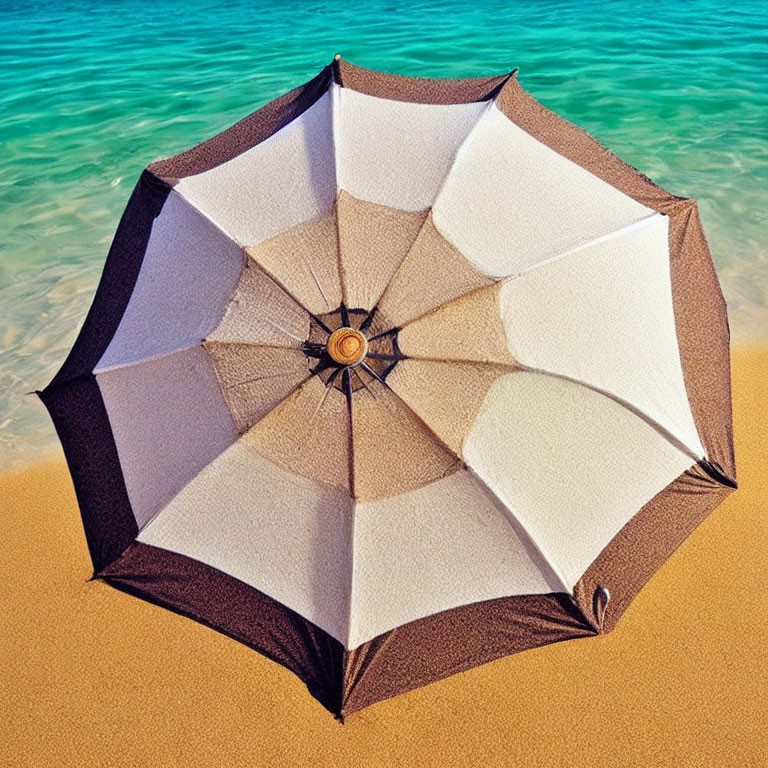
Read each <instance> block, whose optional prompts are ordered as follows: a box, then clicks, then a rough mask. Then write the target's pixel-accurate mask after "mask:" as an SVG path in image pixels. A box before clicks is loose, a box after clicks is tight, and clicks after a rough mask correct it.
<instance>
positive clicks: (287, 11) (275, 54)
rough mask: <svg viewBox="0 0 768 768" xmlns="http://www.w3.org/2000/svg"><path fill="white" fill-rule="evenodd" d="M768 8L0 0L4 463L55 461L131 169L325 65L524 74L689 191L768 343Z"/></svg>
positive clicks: (537, 91)
mask: <svg viewBox="0 0 768 768" xmlns="http://www.w3.org/2000/svg"><path fill="white" fill-rule="evenodd" d="M767 30H768V4H766V3H765V2H763V1H762V0H761V1H760V2H756V1H753V0H740V1H739V2H730V3H728V2H714V1H713V0H701V1H698V2H697V1H693V2H682V1H679V0H667V2H649V1H648V0H639V1H638V2H632V3H629V2H598V1H597V0H580V1H574V0H568V1H565V0H562V1H554V0H552V1H547V0H525V1H523V2H517V3H500V2H479V1H477V0H476V1H475V2H468V1H467V0H457V1H456V2H450V1H449V2H442V3H437V2H429V1H427V0H421V1H419V0H415V1H414V2H410V3H408V4H407V6H403V7H400V4H396V3H394V2H382V1H381V0H374V1H373V2H365V3H349V2H347V3H338V4H336V3H324V2H293V3H287V2H271V3H253V2H235V1H233V2H192V1H190V2H180V1H178V0H154V1H153V2H150V3H148V2H145V0H141V1H139V0H106V1H104V0H102V1H101V2H87V1H83V2H72V3H66V2H55V3H53V2H45V1H43V2H38V3H33V2H15V1H14V0H0V70H2V72H3V80H2V84H0V142H1V143H2V161H1V162H0V468H2V467H7V466H11V465H13V464H18V463H20V462H26V461H28V460H30V458H34V457H36V456H39V455H40V454H42V453H44V452H46V451H48V450H50V449H51V447H52V446H53V445H54V444H55V442H54V441H55V436H54V433H53V429H52V427H51V426H50V423H49V421H48V418H47V415H46V414H45V412H44V409H43V408H42V406H41V405H40V404H39V402H38V401H37V399H36V398H35V397H34V396H32V395H30V396H25V394H24V393H26V392H29V391H30V390H34V389H39V388H42V387H43V386H44V385H45V384H46V383H47V382H48V381H49V379H50V378H51V377H52V375H53V374H54V373H55V371H56V370H57V368H58V367H59V365H60V364H61V362H62V361H63V359H64V356H65V354H66V352H67V350H68V348H69V346H70V345H71V344H72V342H73V341H74V338H75V335H76V332H77V329H78V327H79V325H80V323H81V322H82V320H83V318H84V317H85V313H86V311H87V309H88V305H89V303H90V300H91V298H92V296H93V293H94V291H95V289H96V285H97V282H98V278H99V275H100V272H101V268H102V266H103V262H104V258H105V256H106V253H107V250H108V248H109V244H110V241H111V238H112V235H113V233H114V230H115V227H116V226H117V222H118V220H119V217H120V214H121V212H122V209H123V207H124V206H125V203H126V201H127V199H128V196H129V194H130V191H131V189H132V187H133V184H134V182H135V180H136V179H137V178H138V175H139V173H140V172H141V169H142V168H144V167H145V166H146V165H147V164H148V163H150V162H151V161H152V160H154V159H156V158H160V157H165V156H168V155H170V154H173V153H175V152H178V151H179V150H182V149H185V148H187V147H189V146H191V145H193V144H196V143H198V142H199V141H202V140H203V139H205V138H208V137H209V136H211V135H213V134H215V133H217V132H218V131H220V130H221V129H223V128H225V127H227V126H228V125H230V124H231V123H233V122H235V121H236V120H238V119H239V118H241V117H243V116H244V115H246V114H248V113H249V112H251V111H253V110H254V109H256V108H257V107H259V106H260V105H262V104H263V103H265V102H267V101H269V100H271V99H272V98H274V97H276V96H278V95H279V94H281V93H283V92H285V91H287V90H290V89H291V88H292V87H294V86H296V85H297V84H299V83H301V82H303V81H305V80H307V79H309V78H310V77H312V76H313V75H314V74H315V73H316V72H317V71H318V70H319V69H320V68H321V67H322V66H324V65H325V64H326V63H328V62H329V61H330V59H331V58H332V56H333V54H334V53H335V52H337V51H339V52H341V53H342V55H343V56H344V57H345V58H346V59H349V60H350V61H353V62H355V63H357V64H361V65H363V66H368V67H372V68H375V69H382V70H386V71H391V72H399V73H401V74H410V75H426V76H435V77H441V76H442V77H459V76H478V75H486V74H493V73H498V72H506V71H508V70H510V69H512V68H513V67H519V68H520V75H519V77H520V81H521V83H522V84H523V86H524V87H526V88H527V89H528V90H529V91H531V92H532V93H533V95H534V96H535V97H536V98H537V99H539V101H541V102H542V103H544V104H545V105H546V106H548V107H550V108H551V109H554V110H555V111H557V112H559V113H560V114H561V115H563V116H564V117H566V118H568V119H570V120H572V121H574V122H576V123H578V124H579V125H581V126H582V127H584V128H586V129H587V130H588V131H590V132H591V133H592V134H593V135H594V136H595V137H597V138H598V139H599V140H600V141H602V142H603V143H604V144H606V145H607V146H608V147H609V148H610V149H612V150H613V151H614V152H615V153H616V154H618V155H619V156H620V157H622V158H623V159H624V160H626V161H627V162H629V163H630V164H632V165H634V166H636V167H638V168H640V169H641V170H642V171H643V172H645V173H646V174H647V175H649V176H650V177H651V178H652V179H654V180H655V181H657V182H658V183H660V184H661V185H662V186H664V187H666V188H667V189H669V190H670V191H672V192H674V193H676V194H681V195H687V196H690V197H694V198H697V199H698V200H699V203H700V208H701V212H702V217H703V219H704V223H705V226H706V229H707V233H708V236H709V240H710V245H711V248H712V251H713V255H714V258H715V262H716V265H717V268H718V272H719V275H720V279H721V282H722V285H723V290H724V292H725V295H726V299H727V301H728V306H729V310H730V314H731V328H732V334H733V338H734V341H735V342H736V343H765V342H766V341H768V236H767V235H766V233H767V232H768V76H767V75H766V71H767V70H768V35H767Z"/></svg>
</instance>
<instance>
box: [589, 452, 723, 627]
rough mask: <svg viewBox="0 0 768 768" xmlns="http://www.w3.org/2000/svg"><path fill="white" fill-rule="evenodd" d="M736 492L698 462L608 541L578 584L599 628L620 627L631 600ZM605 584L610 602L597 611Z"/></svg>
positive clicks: (590, 614)
mask: <svg viewBox="0 0 768 768" xmlns="http://www.w3.org/2000/svg"><path fill="white" fill-rule="evenodd" d="M732 492H733V488H728V487H725V486H723V485H721V484H719V483H718V482H716V481H714V480H713V479H712V478H711V477H710V476H709V475H708V474H707V473H706V472H705V471H703V470H702V469H701V468H700V467H699V466H696V465H694V466H693V467H691V468H690V469H688V470H686V471H685V472H684V473H683V474H681V475H680V477H678V478H676V479H675V480H674V482H672V483H670V484H669V485H668V486H667V487H666V488H664V489H663V490H662V491H661V492H659V493H658V494H656V496H654V497H653V498H652V499H651V500H650V501H649V502H648V503H647V504H646V505H645V506H644V507H643V508H642V509H641V510H640V511H639V512H638V513H637V514H636V515H634V517H632V518H631V519H630V520H629V521H628V522H627V523H626V525H625V526H624V527H623V528H622V529H621V530H620V531H619V532H618V534H617V535H616V536H615V537H614V538H613V539H612V540H611V541H610V543H609V544H608V545H607V546H606V547H605V549H604V550H603V551H602V552H601V553H600V555H599V557H597V559H596V560H595V561H594V562H593V563H592V564H591V565H590V566H589V568H588V569H587V570H586V572H585V573H584V575H583V576H582V577H581V578H580V579H579V581H578V583H577V584H576V585H575V587H574V596H575V598H576V601H577V603H578V604H579V606H580V607H581V610H582V611H583V612H584V614H585V615H587V616H591V617H592V620H593V621H594V623H595V625H596V626H598V627H599V629H600V631H601V632H608V631H610V630H611V629H613V628H614V627H615V626H616V622H617V621H618V620H619V618H621V615H622V614H623V613H624V611H625V610H626V608H627V607H628V606H629V603H630V602H631V601H632V598H634V597H635V595H636V594H637V593H638V592H639V591H640V590H641V589H642V587H643V586H644V585H645V583H646V582H647V581H648V579H650V577H651V576H653V574H654V573H655V572H656V571H657V570H658V568H659V567H660V566H661V565H662V564H663V563H664V562H665V561H666V560H667V558H668V557H669V556H670V555H671V554H672V553H673V552H674V551H675V550H676V549H677V548H678V547H679V546H680V544H682V543H683V541H684V540H685V539H686V538H687V537H688V536H689V535H690V534H691V533H692V532H693V531H694V529H695V528H696V526H698V525H699V523H701V522H702V520H704V518H705V517H706V516H707V515H708V514H709V513H710V512H711V511H712V510H713V509H714V508H715V507H716V506H717V505H718V504H720V502H721V501H723V500H724V499H725V497H726V496H728V494H729V493H732ZM600 587H606V588H608V589H609V592H610V600H609V601H608V604H607V605H606V606H605V610H604V611H598V610H597V606H596V604H595V599H594V595H595V592H596V590H597V589H598V588H600Z"/></svg>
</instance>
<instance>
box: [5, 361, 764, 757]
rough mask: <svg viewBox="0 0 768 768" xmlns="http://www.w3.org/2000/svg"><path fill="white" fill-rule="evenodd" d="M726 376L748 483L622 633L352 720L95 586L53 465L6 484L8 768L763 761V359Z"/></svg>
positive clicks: (170, 619) (657, 580) (241, 652)
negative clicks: (335, 715)
mask: <svg viewBox="0 0 768 768" xmlns="http://www.w3.org/2000/svg"><path fill="white" fill-rule="evenodd" d="M733 360H734V373H733V381H734V407H735V418H736V450H737V464H738V473H739V474H738V479H739V484H740V488H739V490H738V492H737V493H735V494H733V495H732V496H731V497H730V498H729V499H728V500H727V501H726V502H725V503H724V504H722V505H721V506H720V507H719V508H718V509H717V510H716V511H715V512H714V513H713V514H712V515H711V516H710V517H709V518H708V519H707V520H706V521H705V522H704V523H703V524H702V525H701V526H700V527H699V528H698V530H697V531H696V532H695V533H694V534H693V535H692V536H691V537H690V539H688V541H686V542H685V544H684V545H683V546H682V547H681V548H680V549H679V550H678V552H677V553H675V555H674V556H673V557H672V558H671V560H670V561H669V562H668V563H667V565H666V566H665V567H664V568H662V570H661V571H660V572H659V573H658V574H657V575H656V576H655V577H654V578H653V579H652V581H651V582H650V583H649V584H648V586H647V587H646V589H645V590H644V591H643V592H642V593H641V595H640V596H639V597H638V598H637V599H636V600H635V602H634V603H633V604H632V606H631V607H630V609H629V610H628V611H627V613H626V614H625V616H624V618H623V620H622V621H621V622H620V624H619V626H618V628H617V629H616V630H615V631H614V632H613V633H611V634H610V635H606V636H603V637H599V638H588V639H584V640H574V641H569V642H566V643H561V644H559V645H554V646H549V647H546V648H541V649H537V650H533V651H528V652H525V653H522V654H519V655H517V656H511V657H508V658H506V659H501V660H499V661H496V662H493V663H491V664H488V665H486V666H484V667H481V668H478V669H475V670H472V671H470V672H467V673H464V674H461V675H457V676H454V677H452V678H449V679H447V680H444V681H441V682H439V683H435V684H433V685H431V686H428V687H426V688H423V689H420V690H417V691H413V692H411V693H408V694H405V695H403V696H401V697H399V698H396V699H392V700H390V701H387V702H383V703H381V704H378V705H375V706H374V707H372V708H370V709H368V710H364V711H362V712H361V713H358V714H357V715H353V716H351V717H350V718H349V719H348V721H347V724H346V725H344V726H342V725H340V724H338V723H337V722H336V721H334V719H333V718H332V716H331V715H329V714H328V713H327V712H326V711H325V710H324V709H323V708H322V707H321V706H320V705H319V704H318V703H317V702H316V701H315V700H314V699H312V697H311V696H310V695H309V694H308V693H307V691H306V690H305V689H304V686H303V685H302V684H301V683H300V682H299V681H298V680H297V679H296V678H295V677H293V675H291V674H290V673H289V672H287V671H286V670H284V669H282V668H281V667H279V666H277V665H276V664H274V663H272V662H270V661H268V660H267V659H265V658H262V657H261V656H259V655H258V654H256V653H254V652H253V651H251V650H249V649H248V648H245V647H244V646H241V645H239V644H238V643H236V642H235V641H233V640H230V639H228V638H226V637H224V636H222V635H219V634H217V633H216V632H214V631H212V630H210V629H207V628H205V627H203V626H200V625H198V624H195V623H194V622H192V621H190V620H188V619H185V618H182V617H179V616H176V615H174V614H172V613H170V612H168V611H165V610H162V609H160V608H157V607H155V606H152V605H149V604H147V603H144V602H142V601H140V600H136V599H135V598H132V597H129V596H128V595H125V594H122V593H120V592H117V591H116V590H113V589H111V588H110V587H108V586H106V585H105V584H102V583H101V582H88V577H89V576H90V561H89V559H88V554H87V551H86V547H85V539H84V537H83V533H82V529H81V526H80V520H79V515H78V511H77V506H76V503H75V497H74V493H73V490H72V486H71V483H70V480H69V475H68V473H67V470H66V467H65V465H64V463H63V459H59V460H56V461H53V462H47V463H44V464H40V465H36V466H34V467H31V468H28V469H24V470H20V471H17V472H13V473H10V474H6V475H4V476H2V477H0V509H1V514H2V518H0V519H1V520H2V523H1V525H2V531H0V534H1V535H0V583H1V584H2V603H1V610H2V614H1V615H0V659H1V661H0V664H1V669H0V676H1V678H0V679H1V681H2V688H1V690H0V708H1V710H0V711H2V713H3V714H2V716H0V717H1V720H0V729H1V730H0V764H2V765H3V766H4V767H5V768H11V767H14V766H34V767H35V768H46V767H51V768H56V767H58V766H73V767H74V766H76V767H77V768H94V767H100V766H119V767H120V768H123V767H125V768H128V767H130V768H134V767H136V768H138V767H141V766H152V768H165V767H166V766H168V767H170V766H185V768H187V767H189V766H227V767H228V768H229V767H236V766H259V767H261V766H278V765H280V766H302V767H304V766H307V767H308V766H333V767H334V768H339V767H341V766H355V768H365V767H367V766H525V767H526V768H539V767H541V768H559V767H560V766H562V767H563V768H565V766H568V768H603V767H605V768H607V767H609V766H610V767H611V768H613V767H614V766H615V767H616V768H635V767H637V768H662V767H664V768H666V767H667V766H669V767H670V768H700V767H701V768H727V767H729V766H733V767H734V768H748V767H750V766H763V765H766V764H768V674H767V672H766V670H767V669H768V644H767V643H766V634H768V568H767V567H766V562H767V561H768V543H767V542H768V515H767V514H766V508H767V507H768V481H767V480H766V478H768V439H767V438H766V433H768V350H754V349H751V350H750V349H740V350H736V351H735V352H734V355H733Z"/></svg>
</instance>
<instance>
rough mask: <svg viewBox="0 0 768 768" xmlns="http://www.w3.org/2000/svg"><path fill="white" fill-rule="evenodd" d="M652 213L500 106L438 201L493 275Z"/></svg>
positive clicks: (447, 224)
mask: <svg viewBox="0 0 768 768" xmlns="http://www.w3.org/2000/svg"><path fill="white" fill-rule="evenodd" d="M510 189H514V190H515V193H514V194H510ZM652 213H653V211H652V210H650V209H649V208H646V207H645V206H643V205H640V204H639V203H637V202H635V201H634V200H632V199H631V198H630V197H627V196H626V195H624V194H622V193H621V192H619V191H618V190H616V189H614V188H613V187H611V186H610V185H608V184H606V183H605V182H603V181H601V180H600V179H599V178H597V177H596V176H594V175H592V174H591V173H588V172H586V171H585V170H584V169H582V168H580V167H579V166H578V165H576V164H575V163H572V162H570V161H568V160H566V159H565V158H564V157H562V156H561V155H558V154H556V153H555V152H553V151H552V150H550V149H549V148H548V147H547V146H545V145H544V144H542V143H540V142H538V141H536V140H535V139H534V138H533V137H531V136H530V135H529V134H527V133H526V132H525V131H523V130H521V129H520V128H518V127H517V126H516V125H515V124H514V123H512V122H511V121H510V120H509V119H508V118H507V117H506V116H505V115H504V114H503V113H502V112H500V111H499V109H498V108H496V107H495V106H491V107H490V108H489V109H488V111H487V112H486V113H485V114H484V115H483V117H482V118H481V119H480V120H479V121H478V123H477V125H476V126H475V128H474V130H473V131H472V133H471V134H470V136H469V137H468V139H467V141H466V142H465V144H464V146H463V147H462V151H461V152H460V153H459V156H458V157H457V159H456V163H455V164H454V166H453V167H452V169H451V172H450V174H449V175H448V178H447V179H446V181H445V184H444V185H443V187H442V189H441V191H440V195H439V196H438V198H437V200H436V201H435V204H434V208H433V217H434V222H435V226H436V227H437V229H438V230H439V231H440V232H441V233H442V234H443V235H444V236H445V237H446V238H447V239H448V240H450V242H452V243H453V244H454V245H455V246H456V247H457V248H458V249H459V250H460V251H461V253H463V254H464V256H466V258H467V259H468V260H469V261H470V262H471V263H472V265H473V266H474V267H475V268H476V269H478V270H479V271H480V272H482V273H483V274H485V275H489V276H491V277H505V276H507V275H511V274H515V273H517V272H520V271H522V270H524V269H526V268H528V267H531V266H533V265H534V264H538V263H539V262H541V261H543V260H545V259H547V258H551V257H553V256H557V255H559V254H561V253H563V252H565V251H569V250H571V249H573V248H576V247H578V246H580V245H584V244H586V243H588V242H590V241H592V240H594V239H596V238H598V237H602V236H604V235H607V234H609V233H611V232H614V231H615V230H617V229H620V228H622V227H624V226H626V225H627V224H630V223H632V222H634V221H638V220H640V219H642V218H645V217H646V216H648V215H650V214H652Z"/></svg>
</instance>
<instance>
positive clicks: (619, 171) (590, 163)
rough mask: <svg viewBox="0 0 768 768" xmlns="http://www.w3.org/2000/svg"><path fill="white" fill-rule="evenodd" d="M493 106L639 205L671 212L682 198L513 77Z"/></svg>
mask: <svg viewBox="0 0 768 768" xmlns="http://www.w3.org/2000/svg"><path fill="white" fill-rule="evenodd" d="M495 106H496V107H497V108H498V109H499V110H500V111H501V112H503V113H504V114H505V115H506V117H507V118H509V120H511V121H512V122H513V123H514V124H515V125H517V126H518V127H519V128H521V129H522V130H523V131H525V132H526V133H527V134H529V135H530V136H532V137H533V138H535V139H536V140H537V141H540V142H541V143H542V144H546V146H548V147H549V148H550V149H552V150H554V151H555V152H557V154H558V155H562V156H563V157H564V158H567V159H568V160H570V161H571V162H573V163H576V164H577V165H579V166H581V167H582V168H584V169H585V170H587V171H589V172H590V173H591V174H594V175H595V176H597V177H598V178H599V179H602V180H603V181H605V182H606V183H607V184H610V185H611V186H612V187H615V188H616V189H618V190H619V191H621V192H622V193H623V194H625V195H627V196H628V197H631V198H632V199H633V200H635V201H637V202H638V203H640V204H641V205H643V206H646V207H647V208H652V209H653V210H655V211H660V212H661V213H671V211H673V210H674V209H675V207H676V206H677V205H678V203H679V202H681V201H682V200H683V198H680V197H677V196H676V195H672V194H670V193H669V192H667V191H666V190H664V189H662V188H661V187H660V186H658V185H657V184H654V183H653V182H652V181H651V180H650V179H649V178H648V177H647V176H644V175H643V174H642V173H640V171H638V170H637V169H636V168H633V167H632V166H631V165H627V163H625V162H624V161H623V160H620V159H619V158H618V157H616V155H614V154H613V152H611V151H610V150H609V149H606V148H605V147H604V146H603V145H602V144H600V142H598V141H597V140H596V139H594V138H593V137H592V136H590V135H589V134H588V133H587V132H586V131H585V130H584V129H583V128H579V127H578V126H577V125H574V124H573V123H569V122H568V121H567V120H564V119H563V118H562V117H560V116H559V115H556V114H555V113H554V112H552V111H550V110H549V109H547V108H546V107H544V106H542V105H541V104H540V103H539V102H538V101H536V99H535V98H534V97H533V96H531V94H530V93H528V92H527V91H526V90H525V89H524V88H523V87H522V86H521V85H520V83H519V81H518V79H517V77H516V76H512V77H510V78H508V79H507V80H506V81H505V82H504V85H503V87H502V88H501V89H500V90H499V93H498V95H497V97H496V99H495Z"/></svg>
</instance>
